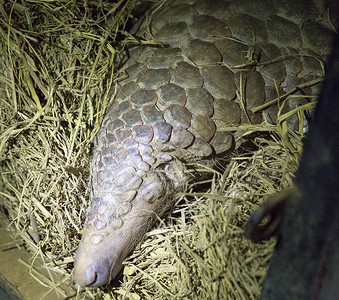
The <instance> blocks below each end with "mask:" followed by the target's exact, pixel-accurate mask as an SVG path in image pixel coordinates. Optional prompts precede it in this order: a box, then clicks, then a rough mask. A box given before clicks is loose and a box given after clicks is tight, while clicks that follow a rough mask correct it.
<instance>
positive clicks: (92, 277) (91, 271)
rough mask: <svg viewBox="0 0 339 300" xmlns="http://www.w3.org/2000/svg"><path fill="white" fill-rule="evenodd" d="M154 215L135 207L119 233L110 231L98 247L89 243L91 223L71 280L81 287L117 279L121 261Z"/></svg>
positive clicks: (98, 284) (141, 235)
mask: <svg viewBox="0 0 339 300" xmlns="http://www.w3.org/2000/svg"><path fill="white" fill-rule="evenodd" d="M154 217H155V216H154V213H152V212H151V211H147V210H145V209H143V208H142V207H138V206H137V205H135V206H134V207H133V209H132V211H131V212H130V213H129V214H128V215H127V216H126V218H124V220H123V226H122V227H121V228H120V229H119V230H112V231H111V232H110V233H109V234H108V236H106V237H105V239H104V240H103V241H101V242H100V243H99V244H93V243H90V242H89V237H90V236H91V235H92V234H94V233H95V230H94V228H93V226H92V224H90V225H88V226H87V227H86V228H85V229H84V233H83V238H82V240H81V243H80V245H79V248H78V251H77V254H76V259H75V262H74V264H75V269H74V279H75V281H76V282H77V283H78V284H79V285H81V286H100V285H103V284H105V283H107V282H110V281H111V280H112V279H113V278H114V277H116V276H117V274H118V273H119V271H120V269H121V267H122V261H123V260H124V259H125V258H126V256H127V255H128V254H129V252H131V251H132V249H133V248H134V247H135V246H136V244H137V243H138V242H139V241H140V239H141V238H142V237H143V236H144V234H145V233H146V231H147V229H148V228H149V227H150V226H151V224H152V223H153V220H154Z"/></svg>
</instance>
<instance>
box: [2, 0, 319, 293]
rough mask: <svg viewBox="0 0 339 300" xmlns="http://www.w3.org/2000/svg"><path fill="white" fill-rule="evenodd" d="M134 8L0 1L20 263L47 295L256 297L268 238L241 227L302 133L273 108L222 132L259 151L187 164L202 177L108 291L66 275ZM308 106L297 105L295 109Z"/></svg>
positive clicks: (7, 148) (288, 170)
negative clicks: (26, 255) (25, 253)
mask: <svg viewBox="0 0 339 300" xmlns="http://www.w3.org/2000/svg"><path fill="white" fill-rule="evenodd" d="M133 5H134V2H133V1H130V0H127V1H116V3H114V2H113V1H95V0H94V1H75V0H67V1H66V0H58V1H53V0H44V1H32V0H31V1H24V0H18V1H3V0H2V1H0V14H1V16H0V24H1V26H0V47H1V49H0V53H1V54H0V153H1V156H0V166H1V180H0V188H1V189H0V190H1V192H0V201H1V205H2V206H4V207H5V208H6V211H7V213H8V217H9V220H10V225H9V228H15V236H16V237H17V238H18V239H20V240H23V241H24V242H25V244H26V247H27V248H28V249H29V251H30V252H31V253H32V258H31V260H30V261H26V262H24V261H22V264H23V265H24V266H25V267H27V268H29V270H30V274H31V275H32V276H33V277H34V278H36V280H37V281H38V282H39V283H40V284H42V285H45V286H48V287H50V291H51V292H50V293H48V294H46V295H45V299H49V297H50V296H51V293H53V295H54V296H53V297H54V298H57V297H60V298H64V297H65V296H66V295H68V296H72V297H74V298H78V299H176V298H178V299H257V298H258V295H259V291H260V287H261V284H262V282H263V279H264V276H265V273H266V270H267V267H268V262H269V258H270V256H271V253H272V249H273V247H274V243H275V241H274V240H270V241H268V242H265V243H264V244H262V245H256V244H253V243H251V242H249V241H248V240H246V239H245V237H244V234H243V227H244V225H245V223H246V220H247V219H248V217H249V215H250V213H251V212H252V211H253V210H254V209H255V207H257V205H258V203H259V202H260V201H263V199H266V198H267V197H268V196H270V195H272V194H274V193H276V192H277V191H279V190H282V189H283V188H285V187H287V186H289V185H290V184H291V182H292V180H293V173H294V172H295V170H296V168H297V164H298V159H299V156H300V154H301V146H302V144H301V138H302V133H300V132H302V131H301V130H299V131H300V132H299V133H297V132H293V131H290V130H288V128H287V126H286V118H287V117H288V116H289V115H284V114H282V113H281V114H279V116H278V122H277V123H278V125H277V126H276V125H270V124H268V123H267V122H265V123H264V124H261V125H255V126H254V125H243V126H242V127H240V128H239V127H238V128H225V130H235V129H237V130H239V129H240V130H241V133H242V136H241V137H239V138H244V137H246V136H247V135H248V134H253V133H256V135H257V138H256V139H255V145H256V147H254V148H252V149H251V150H248V149H247V150H243V151H238V152H236V153H233V154H232V155H231V156H228V157H226V158H220V159H219V160H218V161H214V163H215V165H216V166H217V167H214V168H211V166H210V164H209V165H205V164H203V163H202V162H201V163H200V164H196V165H195V166H194V168H195V169H197V170H198V172H199V173H200V174H203V175H204V176H201V177H202V178H203V180H202V181H201V182H195V183H188V184H187V187H186V190H185V192H184V193H182V194H180V195H178V196H177V205H176V207H175V210H174V211H173V212H172V214H171V215H170V216H168V217H167V218H166V219H165V220H162V221H160V222H159V225H158V226H157V227H156V229H154V230H153V231H151V232H149V233H148V234H147V236H146V237H145V239H144V240H143V241H142V243H141V244H140V245H139V246H138V248H137V249H136V251H134V252H133V254H132V255H131V256H130V257H129V258H128V259H127V260H126V262H125V264H124V266H125V268H124V270H123V273H124V274H123V277H121V278H120V280H121V282H117V283H116V284H115V287H113V288H112V289H111V290H109V291H108V290H106V291H103V290H100V289H84V290H80V289H77V287H76V286H75V284H74V283H73V281H72V276H71V272H72V268H73V265H72V263H73V258H74V254H75V251H76V248H77V245H78V243H79V239H80V234H79V232H80V231H81V228H82V227H81V226H82V224H83V222H84V219H85V214H86V209H87V206H88V176H89V163H90V153H91V141H92V139H93V137H94V135H95V133H96V132H97V130H98V128H99V126H100V123H101V120H102V116H103V114H104V112H105V109H106V107H107V105H108V104H109V102H110V101H111V94H112V93H114V84H115V81H116V79H117V78H119V76H120V75H119V73H118V72H116V69H117V68H118V67H119V64H120V62H121V60H120V58H121V57H123V56H122V49H123V48H124V46H125V45H126V44H127V43H132V42H134V43H136V42H137V40H136V39H134V38H133V37H132V36H130V35H129V34H128V33H126V31H125V25H126V22H127V19H128V18H129V17H130V16H131V9H132V8H133ZM152 42H154V41H144V44H148V43H152ZM109 91H111V92H109ZM287 96H289V95H287ZM284 99H286V97H282V98H281V99H280V100H281V101H282V100H284ZM278 100H279V99H277V101H278ZM312 105H313V104H312ZM258 109H262V108H258ZM308 109H310V107H309V106H307V105H305V106H302V107H299V108H298V111H297V113H298V115H299V117H300V118H302V113H300V112H303V110H308ZM291 113H292V112H291ZM293 113H295V112H293ZM301 123H302V122H301ZM218 166H219V167H218ZM223 166H227V167H226V168H225V167H223ZM38 261H39V262H38ZM41 262H42V263H41ZM41 264H42V265H43V268H41ZM55 295H57V296H55ZM100 297H102V298H100Z"/></svg>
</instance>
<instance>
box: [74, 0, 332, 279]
mask: <svg viewBox="0 0 339 300" xmlns="http://www.w3.org/2000/svg"><path fill="white" fill-rule="evenodd" d="M320 2H321V1H316V4H315V3H314V2H313V0H303V1H293V0H271V1H261V0H241V1H239V0H228V1H222V0H216V1H210V0H184V1H183V0H180V1H179V0H177V1H176V0H174V1H167V2H166V3H165V4H164V6H163V7H162V8H161V9H160V10H159V12H158V13H157V14H155V15H154V17H153V19H152V22H151V32H152V34H153V36H154V38H155V39H156V40H157V41H159V42H161V43H162V44H163V45H164V47H151V46H149V47H137V48H136V49H132V50H131V58H130V60H129V62H128V63H127V64H126V66H125V68H124V69H125V73H126V79H124V80H123V81H121V82H120V83H119V88H118V92H117V94H116V95H115V99H114V101H113V104H112V105H111V106H110V107H109V109H108V111H107V113H106V116H105V118H104V120H103V123H102V127H101V129H100V131H99V132H98V134H97V137H96V141H95V145H94V153H93V161H92V168H91V192H90V198H91V205H90V209H89V211H88V215H87V220H86V223H85V227H84V231H83V235H82V240H81V243H80V245H79V249H78V252H77V255H76V259H75V270H74V278H75V280H76V282H77V283H79V284H80V285H82V286H99V285H102V284H105V283H107V282H109V281H110V280H111V279H112V278H114V277H115V276H116V275H117V273H118V272H119V270H120V269H121V266H122V261H123V260H124V259H125V257H126V256H127V255H128V254H129V253H130V251H132V250H133V248H134V247H135V246H136V244H137V243H138V242H139V241H140V239H141V238H142V237H143V236H144V234H145V233H146V231H147V230H148V229H149V228H150V227H151V226H152V224H153V222H154V220H155V219H156V216H161V215H162V214H163V213H164V212H165V211H167V210H168V209H170V208H171V207H172V206H173V197H172V196H173V194H174V193H176V192H177V191H180V190H181V188H182V185H183V181H184V175H183V174H184V169H185V161H187V160H186V158H189V159H190V161H191V160H192V159H195V160H199V159H201V158H206V157H211V156H213V155H219V154H222V153H224V152H227V151H231V150H232V149H233V148H234V146H235V138H234V136H235V134H234V133H232V132H230V131H224V130H223V129H225V128H227V127H228V126H236V125H239V124H243V123H249V122H251V123H260V122H261V121H262V114H261V113H258V112H253V111H252V110H253V108H255V107H257V106H259V105H261V104H263V103H265V102H269V101H271V100H272V99H275V98H277V96H278V95H282V94H284V93H286V92H290V91H292V92H293V93H294V94H296V95H301V96H300V97H293V98H291V100H290V101H289V103H288V104H287V105H286V107H285V109H287V110H288V109H293V108H294V107H296V106H297V105H300V104H303V103H305V101H306V102H307V101H310V99H308V98H307V97H304V95H316V94H317V93H318V90H319V85H314V86H311V87H308V88H305V89H302V90H301V89H295V88H296V86H298V85H299V84H301V83H303V82H305V81H309V80H313V79H317V78H321V77H322V76H323V75H324V74H323V62H324V61H325V59H326V56H327V55H328V54H329V52H330V48H331V43H330V40H331V36H332V34H333V31H334V25H333V24H332V23H331V20H330V19H329V18H326V16H328V15H327V13H326V12H327V10H326V7H324V6H323V5H320ZM292 100H293V101H292ZM276 112H277V107H270V108H269V109H268V110H267V111H265V115H266V118H267V119H268V120H270V121H271V122H274V121H275V116H276ZM296 123H297V118H295V119H293V117H292V118H291V119H290V125H291V126H297V124H296Z"/></svg>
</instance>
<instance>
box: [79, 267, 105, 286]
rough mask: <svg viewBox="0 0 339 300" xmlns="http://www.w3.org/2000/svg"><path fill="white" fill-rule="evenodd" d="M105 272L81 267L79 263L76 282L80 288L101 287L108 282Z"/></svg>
mask: <svg viewBox="0 0 339 300" xmlns="http://www.w3.org/2000/svg"><path fill="white" fill-rule="evenodd" d="M104 273H105V272H100V271H99V270H96V269H95V268H94V266H93V265H92V266H91V265H88V266H84V265H83V266H81V264H80V265H79V264H78V263H77V264H76V266H75V269H74V280H75V281H76V283H77V284H79V285H80V286H100V285H103V284H105V283H106V282H107V276H105V274H104Z"/></svg>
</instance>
